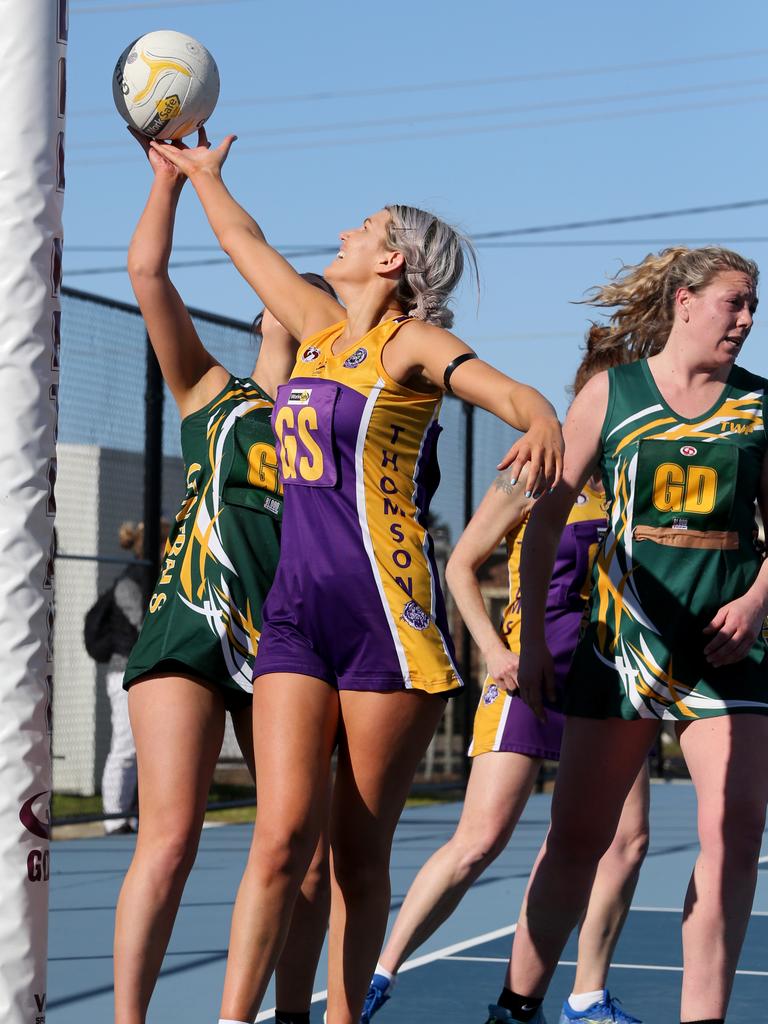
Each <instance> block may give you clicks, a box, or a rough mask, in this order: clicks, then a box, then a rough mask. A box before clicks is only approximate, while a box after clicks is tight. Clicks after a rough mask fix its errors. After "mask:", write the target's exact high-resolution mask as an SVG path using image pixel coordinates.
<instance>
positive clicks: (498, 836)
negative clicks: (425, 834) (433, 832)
mask: <svg viewBox="0 0 768 1024" xmlns="http://www.w3.org/2000/svg"><path fill="white" fill-rule="evenodd" d="M508 841H509V832H508V831H507V830H504V831H499V830H498V829H496V828H493V827H490V828H487V829H480V830H477V831H473V832H472V834H470V835H462V836H456V837H455V838H454V839H453V841H452V843H453V844H454V857H455V861H456V866H457V868H458V871H459V874H461V875H462V876H463V875H472V876H474V875H477V874H479V873H480V872H481V871H484V870H485V868H487V867H488V865H489V864H492V863H493V861H495V860H496V858H497V857H498V856H499V854H500V853H502V851H503V850H504V848H505V847H506V845H507V843H508Z"/></svg>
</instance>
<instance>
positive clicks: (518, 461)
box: [153, 137, 562, 1024]
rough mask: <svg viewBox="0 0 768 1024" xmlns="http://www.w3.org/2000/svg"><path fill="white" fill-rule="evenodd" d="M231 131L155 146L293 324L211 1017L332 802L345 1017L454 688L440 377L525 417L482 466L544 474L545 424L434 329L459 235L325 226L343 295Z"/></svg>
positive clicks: (340, 997) (255, 981)
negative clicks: (246, 839) (437, 538)
mask: <svg viewBox="0 0 768 1024" xmlns="http://www.w3.org/2000/svg"><path fill="white" fill-rule="evenodd" d="M232 141H233V138H232V137H230V138H228V139H226V140H225V141H224V142H223V143H222V144H221V145H220V146H219V147H218V148H217V149H215V150H212V149H206V148H205V146H201V147H198V148H196V149H192V150H182V149H177V148H174V147H163V146H161V145H158V146H157V147H156V148H157V149H158V150H159V151H160V152H163V153H164V152H165V150H166V149H167V151H168V152H167V158H168V159H169V160H172V161H174V162H175V163H176V164H177V165H178V166H179V167H180V168H181V169H182V170H183V171H184V172H185V173H187V174H188V175H189V180H190V183H191V184H192V185H193V187H194V188H195V190H196V192H197V194H198V197H199V199H200V200H201V202H202V204H203V207H204V209H205V212H206V214H207V216H208V219H209V221H210V223H211V225H212V227H213V229H214V231H215V233H216V235H217V237H218V239H219V242H220V244H221V245H222V247H223V248H224V249H225V250H226V251H227V252H228V253H229V255H230V256H231V258H232V260H233V261H234V263H235V265H236V266H237V268H238V269H239V270H240V272H241V273H242V274H243V276H244V277H245V278H246V279H247V280H248V281H249V282H250V283H251V284H252V285H253V287H254V288H255V290H256V291H257V292H258V293H259V295H260V296H261V298H262V300H263V301H264V304H265V305H266V307H267V309H269V310H270V311H271V312H272V313H273V314H274V315H275V316H276V317H277V319H278V320H279V321H280V322H281V323H282V324H283V325H284V326H285V327H286V329H288V330H289V331H290V332H291V334H292V335H293V336H294V337H298V338H300V339H301V345H300V346H299V352H298V358H297V360H296V364H295V366H294V369H293V372H292V374H291V379H290V381H289V382H288V384H287V385H285V386H284V387H281V388H280V389H279V390H278V395H277V400H276V402H275V411H274V414H273V424H274V427H275V434H276V437H277V451H278V456H279V464H280V475H281V480H282V482H283V485H284V488H285V506H284V516H283V543H282V547H281V554H280V562H279V564H278V570H277V574H276V576H275V582H274V584H273V586H272V589H271V590H270V593H269V596H268V598H267V601H266V603H265V606H264V628H263V630H262V635H261V642H260V646H259V653H258V656H257V659H256V664H255V667H254V745H255V753H256V772H257V776H258V778H259V814H258V816H257V819H256V828H255V833H254V841H253V845H252V847H251V852H250V855H249V859H248V864H247V866H246V870H245V874H244V875H243V880H242V882H241V885H240V890H239V892H238V897H237V902H236V905H235V910H234V914H233V918H232V932H231V941H230V949H229V959H228V963H227V974H226V978H225V982H224V994H223V997H222V1007H221V1019H222V1020H224V1021H232V1020H235V1021H250V1020H253V1018H254V1016H255V1014H256V1012H257V1010H258V1008H259V1005H260V1003H261V1000H262V998H263V995H264V992H265V989H266V986H267V983H268V981H269V977H270V975H271V974H272V971H273V970H274V967H275V965H276V963H277V959H278V956H279V954H280V950H281V947H282V945H283V943H284V941H285V936H286V931H287V927H288V924H289V922H290V918H291V910H292V907H293V903H294V901H295V899H296V894H297V892H298V888H299V884H300V883H301V879H302V877H303V875H304V872H305V870H306V868H307V865H308V863H309V858H310V857H311V856H312V851H313V850H314V848H315V846H316V843H317V838H318V833H319V830H320V828H321V827H322V825H323V824H324V823H325V822H326V821H327V820H328V816H329V812H330V834H331V848H332V857H333V864H332V872H331V917H330V928H329V957H328V961H329V967H328V1021H329V1024H356V1022H357V1020H358V1019H359V1017H360V1012H361V1010H362V1007H363V1002H364V1001H365V994H366V992H367V990H368V982H369V980H370V977H371V973H372V971H373V969H374V967H375V965H376V957H377V955H378V953H379V950H380V948H381V942H382V940H383V938H384V931H385V928H386V922H387V915H388V912H389V857H390V849H391V843H392V836H393V833H394V829H395V825H396V824H397V820H398V818H399V817H400V812H401V810H402V807H403V804H404V802H405V799H406V797H407V795H408V792H409V790H410V787H411V782H412V780H413V775H414V772H415V770H416V767H417V765H418V763H419V761H420V760H421V757H422V756H423V754H424V752H425V750H426V748H427V745H428V743H429V740H430V739H431V737H432V735H433V733H434V730H435V728H436V726H437V723H438V721H439V719H440V716H441V714H442V712H443V710H444V708H445V702H444V700H443V696H445V695H448V694H450V693H455V692H457V691H459V690H460V689H461V685H462V683H461V679H460V677H459V675H458V672H457V670H456V665H455V660H454V657H453V650H452V643H451V639H450V634H449V631H448V624H447V619H446V614H445V605H444V601H443V597H442V593H441V591H440V583H439V579H438V576H437V571H436V566H435V563H434V556H433V547H432V542H431V539H430V537H429V534H428V532H427V529H426V514H427V511H428V509H429V502H430V499H431V497H432V494H433V492H434V489H435V487H436V485H437V482H438V479H439V474H438V469H437V457H436V440H437V434H438V431H439V425H438V413H439V409H440V403H441V400H442V397H443V394H444V392H446V391H454V392H455V393H456V394H457V395H458V396H459V397H460V398H463V399H464V400H465V401H468V402H473V403H476V404H479V405H482V406H483V407H484V408H486V409H487V410H488V411H490V412H492V413H494V414H495V415H497V416H498V417H499V418H501V419H502V420H504V421H505V422H508V423H510V424H511V425H515V426H517V427H518V428H520V429H522V430H524V431H525V434H524V436H523V437H521V438H520V440H519V441H518V442H517V443H516V445H515V446H514V447H513V449H512V450H511V451H510V452H509V453H508V454H507V456H505V458H504V459H503V461H502V464H501V465H500V467H499V468H506V467H509V468H510V470H511V471H513V473H514V475H515V476H516V477H519V475H520V473H521V471H522V469H523V467H524V466H525V465H528V466H529V474H530V476H529V481H528V484H527V486H528V488H529V489H531V490H534V491H535V490H537V489H544V488H549V487H550V486H552V485H553V484H554V482H555V481H556V480H557V479H558V478H559V475H560V461H561V445H562V438H561V436H560V429H559V424H558V422H557V418H556V416H555V413H554V410H553V409H552V407H551V405H550V404H549V403H548V402H547V401H546V399H544V398H543V397H542V396H541V395H540V394H539V393H538V392H537V391H535V390H534V389H533V388H530V387H527V386H525V385H523V384H521V383H520V382H518V381H514V380H511V379H510V378H509V377H506V376H505V375H504V374H502V373H500V372H499V371H498V370H495V369H494V368H493V367H491V366H489V365H488V364H487V363H485V362H483V361H482V360H481V359H478V358H477V357H476V356H475V354H474V353H473V352H472V350H471V349H470V348H469V347H468V346H467V345H465V344H464V343H463V342H462V341H461V340H460V339H459V338H457V337H456V336H455V335H454V334H451V333H450V331H448V330H447V329H446V328H447V327H449V326H450V324H451V323H452V320H453V315H452V313H451V311H450V309H449V300H450V296H451V293H452V292H453V290H454V288H455V287H456V285H457V284H458V282H459V280H460V278H461V275H462V271H463V267H464V251H465V249H466V243H465V242H464V240H463V239H462V237H461V235H460V234H459V233H458V232H457V231H455V229H453V228H451V227H450V226H449V225H448V224H446V223H445V222H443V221H441V220H440V219H439V218H437V217H435V216H434V215H433V214H431V213H428V212H426V211H424V210H419V209H417V208H416V207H411V206H405V205H400V204H393V205H390V206H387V207H385V208H383V209H380V210H377V211H374V212H372V213H371V214H370V215H369V216H367V217H365V218H364V220H363V221H362V223H358V224H357V226H356V227H353V228H348V229H346V230H344V231H342V232H341V235H340V247H339V252H338V254H337V256H336V258H335V259H334V260H333V262H332V263H331V264H330V266H329V267H327V268H326V270H325V274H326V277H327V278H328V280H329V281H330V283H331V284H333V286H334V288H335V289H336V291H337V293H338V295H339V297H340V298H341V299H342V301H343V302H344V307H343V308H342V307H341V306H339V305H338V304H337V303H334V302H333V301H331V300H330V299H329V297H328V296H323V295H321V294H320V293H319V292H318V290H317V289H316V288H312V287H310V286H308V285H307V283H306V282H305V281H302V279H301V278H300V277H299V275H298V274H296V272H295V271H294V270H293V269H292V268H291V267H290V265H289V264H288V263H286V262H285V260H284V259H283V258H282V257H281V256H280V255H279V253H277V252H276V251H275V250H274V249H273V248H272V247H271V246H270V245H269V244H268V243H267V241H266V239H265V237H264V234H263V233H262V231H261V228H260V227H259V225H258V224H257V223H256V221H255V220H253V218H251V217H250V216H249V215H248V214H247V213H246V212H245V210H243V208H242V207H241V206H239V205H238V203H237V202H236V201H235V200H234V199H233V197H232V196H231V195H230V194H229V192H228V191H227V189H226V187H225V186H224V184H223V182H222V179H221V166H222V164H223V162H224V160H225V158H226V156H227V153H228V151H229V148H230V146H231V144H232ZM153 148H154V146H153ZM500 454H501V453H500ZM337 744H338V758H337V764H336V773H335V777H334V789H333V797H332V801H331V807H330V809H329V806H328V800H327V789H328V780H329V777H330V770H331V757H332V752H333V750H334V748H335V747H336V745H337Z"/></svg>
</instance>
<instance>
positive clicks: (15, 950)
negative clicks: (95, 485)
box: [0, 0, 67, 1024]
mask: <svg viewBox="0 0 768 1024" xmlns="http://www.w3.org/2000/svg"><path fill="white" fill-rule="evenodd" d="M0 22H1V24H2V28H1V29H0V96H2V101H3V113H2V117H0V907H2V912H1V913H0V1020H2V1021H3V1024H43V1022H44V1021H45V1006H46V957H47V945H48V877H49V872H50V851H49V820H50V815H49V804H50V792H51V758H50V680H51V674H52V673H51V666H52V658H53V650H52V633H53V554H54V552H53V536H54V534H53V524H54V515H55V499H54V483H55V479H56V461H55V432H56V411H57V404H58V359H59V337H60V303H59V293H60V286H61V256H62V227H61V213H62V200H63V192H64V166H63V160H64V104H65V95H66V90H65V83H66V65H65V48H66V40H67V10H66V0H0Z"/></svg>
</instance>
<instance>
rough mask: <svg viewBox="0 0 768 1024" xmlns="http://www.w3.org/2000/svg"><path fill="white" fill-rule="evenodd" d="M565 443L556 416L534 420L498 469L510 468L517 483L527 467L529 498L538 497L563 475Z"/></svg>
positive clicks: (512, 478)
mask: <svg viewBox="0 0 768 1024" xmlns="http://www.w3.org/2000/svg"><path fill="white" fill-rule="evenodd" d="M564 451H565V443H564V441H563V433H562V430H561V429H560V424H559V423H558V421H557V420H556V419H555V418H554V417H541V418H540V419H537V420H534V421H533V423H532V424H531V426H530V429H529V430H528V431H527V432H526V433H525V434H523V436H522V437H521V438H520V440H519V441H517V442H516V443H515V444H514V445H512V447H511V448H510V450H509V451H508V452H507V454H506V455H505V456H504V458H503V459H502V460H501V462H500V463H499V465H498V466H497V467H496V468H497V469H507V468H508V467H509V471H510V477H511V480H510V483H513V484H514V483H515V482H516V481H517V480H518V478H519V477H520V474H521V473H522V470H523V467H524V466H528V485H527V487H526V491H525V494H526V497H531V496H534V497H538V496H539V495H540V494H544V493H545V492H546V491H549V490H552V488H553V487H555V486H556V485H557V484H558V483H559V482H560V478H561V477H562V475H563V453H564Z"/></svg>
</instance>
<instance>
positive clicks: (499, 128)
mask: <svg viewBox="0 0 768 1024" xmlns="http://www.w3.org/2000/svg"><path fill="white" fill-rule="evenodd" d="M766 101H768V93H765V94H762V95H759V96H744V97H734V98H732V99H724V100H705V101H703V102H701V103H678V104H674V105H671V106H663V107H644V108H642V107H641V108H639V109H632V108H629V109H626V110H616V111H606V112H603V113H599V114H580V115H578V116H576V117H555V118H541V119H539V120H536V121H508V122H506V123H505V124H495V125H467V126H465V127H462V128H440V129H435V130H433V131H427V132H425V131H422V132H418V133H416V134H414V133H412V132H401V133H398V134H396V135H387V134H379V135H368V136H363V137H360V136H358V137H350V136H346V135H345V136H340V137H338V138H331V139H318V140H316V141H304V142H278V143H270V144H268V145H266V146H241V147H238V150H237V151H238V153H243V154H248V153H263V154H273V153H277V152H280V151H282V152H285V151H288V150H294V151H295V150H306V149H326V148H329V147H330V148H333V149H338V148H340V147H341V146H360V145H373V144H381V143H387V144H388V143H391V142H425V141H426V140H428V139H439V138H455V137H456V136H469V135H487V134H493V133H495V132H510V131H520V130H521V129H524V128H552V127H560V126H564V125H572V124H587V123H589V122H595V121H615V120H624V119H626V118H630V117H645V116H648V115H652V114H675V113H681V112H684V111H690V110H706V111H710V110H712V108H713V107H732V106H744V105H745V104H747V103H765V102H766ZM100 148H105V147H100ZM118 162H120V158H119V157H117V156H114V157H105V158H104V159H102V160H100V159H98V158H94V157H89V158H87V159H82V160H70V161H69V165H70V166H81V167H82V166H87V167H96V166H103V165H107V164H115V163H118Z"/></svg>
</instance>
